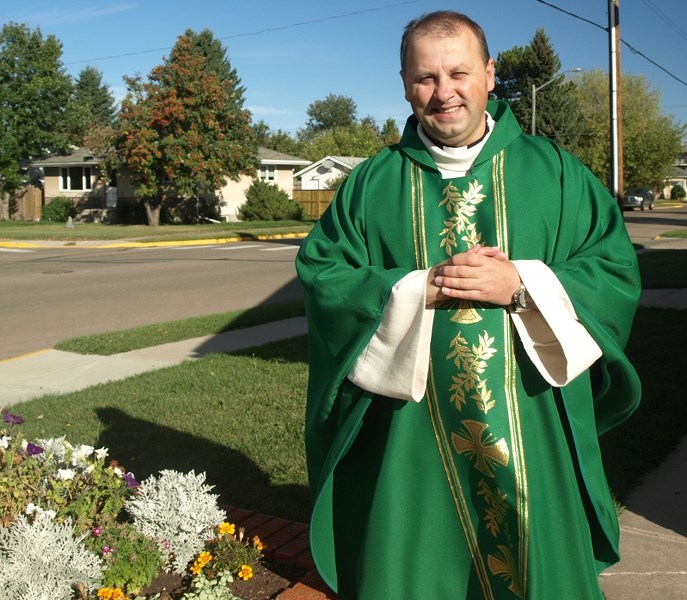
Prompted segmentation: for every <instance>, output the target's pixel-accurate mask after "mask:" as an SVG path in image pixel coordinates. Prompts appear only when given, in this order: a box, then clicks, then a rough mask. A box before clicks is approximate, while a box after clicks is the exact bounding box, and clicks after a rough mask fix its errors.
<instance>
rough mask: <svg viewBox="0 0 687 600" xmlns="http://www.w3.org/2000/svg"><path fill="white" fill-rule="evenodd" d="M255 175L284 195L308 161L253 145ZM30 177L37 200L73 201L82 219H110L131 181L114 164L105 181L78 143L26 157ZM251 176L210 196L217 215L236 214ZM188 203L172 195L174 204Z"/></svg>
mask: <svg viewBox="0 0 687 600" xmlns="http://www.w3.org/2000/svg"><path fill="white" fill-rule="evenodd" d="M258 160H259V166H258V172H257V178H258V179H262V180H265V181H269V182H273V183H275V184H276V185H278V186H279V187H280V188H281V189H282V190H284V191H285V192H286V193H287V194H288V195H289V197H291V196H292V193H293V181H294V171H295V170H296V168H298V167H303V166H305V165H308V164H310V161H308V160H304V159H301V158H297V157H295V156H290V155H288V154H283V153H281V152H276V151H274V150H268V149H267V148H258ZM31 171H32V178H33V179H41V180H42V181H43V204H47V203H48V202H50V201H51V200H52V199H53V198H56V197H58V196H63V197H68V198H71V199H72V200H73V201H74V205H75V206H76V210H77V219H78V220H84V221H96V222H112V221H115V220H117V218H118V214H117V203H118V202H120V201H126V200H128V201H133V200H134V198H135V193H134V191H135V184H134V183H133V181H132V179H131V177H130V175H129V174H128V171H127V169H120V170H119V171H118V172H117V174H116V178H115V179H116V180H115V181H106V180H105V178H104V176H103V173H102V171H101V168H100V161H99V159H97V158H96V157H94V156H93V155H92V153H91V152H90V151H89V150H87V149H86V148H78V149H76V150H75V151H74V152H72V153H71V154H69V155H67V156H51V157H50V158H46V159H43V160H37V161H33V162H32V163H31ZM252 182H253V178H251V177H249V176H247V175H242V176H240V178H239V180H238V181H232V180H228V181H227V182H226V184H225V185H224V186H223V187H222V188H221V189H219V190H216V192H215V195H214V196H213V198H214V199H215V200H217V201H218V202H219V208H220V217H221V218H222V219H223V220H226V221H235V220H237V219H238V216H237V214H238V209H239V207H240V206H241V205H242V204H243V203H244V202H245V201H246V197H245V192H246V190H247V189H248V188H249V187H250V185H251V183H252ZM184 203H186V204H188V202H185V201H184V200H183V199H177V202H176V204H177V205H181V204H184Z"/></svg>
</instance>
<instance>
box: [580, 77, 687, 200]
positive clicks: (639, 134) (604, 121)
mask: <svg viewBox="0 0 687 600" xmlns="http://www.w3.org/2000/svg"><path fill="white" fill-rule="evenodd" d="M575 89H576V96H577V102H578V103H579V106H580V107H581V113H580V114H581V118H580V122H579V124H578V127H579V129H580V131H581V139H580V144H579V147H578V150H577V152H576V154H577V155H578V156H579V158H580V159H581V160H582V161H583V162H584V163H585V164H586V165H587V166H588V167H589V168H590V169H591V170H592V172H593V173H594V174H595V175H596V176H597V177H598V178H599V179H600V180H601V181H605V182H608V181H609V173H610V142H609V141H610V117H609V110H610V109H609V106H610V101H609V85H608V75H607V74H606V73H605V72H603V71H600V70H594V71H588V72H585V73H583V74H582V75H581V77H579V79H578V81H577V84H576V88H575ZM620 97H621V98H622V103H623V107H622V115H623V123H622V124H623V159H624V160H623V174H624V183H625V187H626V188H631V187H640V186H641V187H651V188H654V189H657V188H658V187H660V185H661V182H662V181H663V180H664V179H665V178H666V177H667V176H668V175H669V174H670V171H671V169H672V168H673V167H674V165H675V157H676V156H678V155H679V154H680V151H681V149H682V144H683V138H684V135H685V131H686V128H685V125H681V124H678V123H677V121H676V120H675V119H674V118H673V117H672V116H670V115H667V114H665V113H664V112H663V111H662V110H661V93H660V91H658V90H656V89H652V88H651V86H650V84H649V82H648V81H647V79H646V77H645V76H644V75H635V74H630V73H623V76H622V80H621V94H620ZM600 107H602V109H601V110H600Z"/></svg>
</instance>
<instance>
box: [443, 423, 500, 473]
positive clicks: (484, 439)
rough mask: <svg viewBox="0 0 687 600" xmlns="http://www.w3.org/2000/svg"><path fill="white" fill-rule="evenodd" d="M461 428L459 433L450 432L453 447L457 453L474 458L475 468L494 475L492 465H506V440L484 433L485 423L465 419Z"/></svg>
mask: <svg viewBox="0 0 687 600" xmlns="http://www.w3.org/2000/svg"><path fill="white" fill-rule="evenodd" d="M461 423H462V424H463V430H462V431H461V432H460V433H451V441H452V442H453V447H454V448H455V449H456V452H458V454H467V455H468V456H469V457H470V458H471V459H474V466H475V468H476V469H478V470H479V471H481V472H482V473H484V474H485V475H487V476H488V477H493V476H494V471H493V469H492V467H495V466H498V465H501V466H504V467H505V466H507V465H508V460H509V456H510V453H509V451H508V444H507V443H506V440H504V439H503V438H501V439H500V440H496V439H494V436H493V435H492V434H490V433H489V434H486V435H485V432H486V430H487V427H488V426H487V424H486V423H480V422H479V421H473V420H471V419H465V420H464V421H461Z"/></svg>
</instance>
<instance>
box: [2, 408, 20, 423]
mask: <svg viewBox="0 0 687 600" xmlns="http://www.w3.org/2000/svg"><path fill="white" fill-rule="evenodd" d="M2 420H3V421H5V423H9V424H10V425H21V424H22V423H23V422H24V419H22V418H21V417H20V416H19V415H13V414H12V413H10V412H7V411H6V410H4V411H3V412H2Z"/></svg>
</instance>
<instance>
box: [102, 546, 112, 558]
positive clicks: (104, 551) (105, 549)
mask: <svg viewBox="0 0 687 600" xmlns="http://www.w3.org/2000/svg"><path fill="white" fill-rule="evenodd" d="M100 551H101V552H102V554H103V556H107V555H108V554H112V553H113V552H114V548H113V547H112V546H103V547H102V549H101V550H100Z"/></svg>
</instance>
